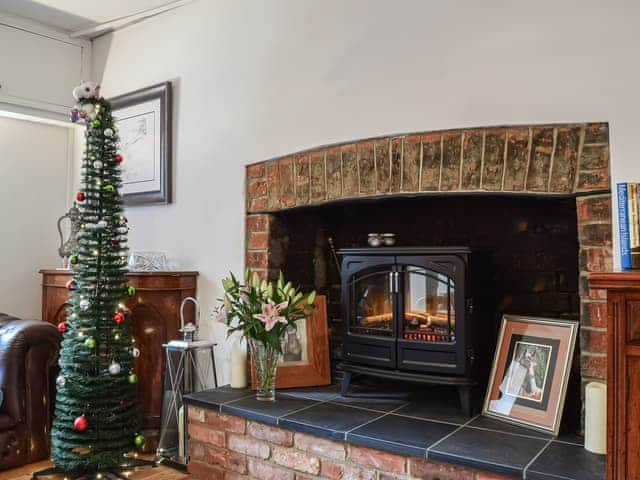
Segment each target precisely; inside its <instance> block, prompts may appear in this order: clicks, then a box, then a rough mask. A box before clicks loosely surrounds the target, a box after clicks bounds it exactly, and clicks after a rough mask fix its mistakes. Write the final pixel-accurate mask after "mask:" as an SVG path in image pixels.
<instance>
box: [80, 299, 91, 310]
mask: <svg viewBox="0 0 640 480" xmlns="http://www.w3.org/2000/svg"><path fill="white" fill-rule="evenodd" d="M89 305H90V303H89V300H87V299H86V298H83V299H82V300H80V310H89Z"/></svg>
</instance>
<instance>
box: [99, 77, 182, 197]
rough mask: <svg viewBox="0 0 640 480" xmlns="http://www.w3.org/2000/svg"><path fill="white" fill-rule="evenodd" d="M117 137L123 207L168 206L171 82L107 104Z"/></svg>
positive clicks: (137, 91)
mask: <svg viewBox="0 0 640 480" xmlns="http://www.w3.org/2000/svg"><path fill="white" fill-rule="evenodd" d="M110 102H111V105H112V108H113V116H114V118H115V119H116V126H117V128H118V135H119V137H120V151H121V152H122V156H123V157H124V162H123V163H122V195H123V198H124V203H125V205H141V204H149V203H159V204H165V203H170V202H171V125H172V124H171V121H172V120H171V82H164V83H159V84H157V85H153V86H151V87H147V88H143V89H140V90H136V91H135V92H131V93H127V94H124V95H120V96H118V97H115V98H112V99H111V100H110Z"/></svg>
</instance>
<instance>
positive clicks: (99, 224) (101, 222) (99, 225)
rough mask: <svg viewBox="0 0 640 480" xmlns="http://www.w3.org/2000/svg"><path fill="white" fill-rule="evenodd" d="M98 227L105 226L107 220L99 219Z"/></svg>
mask: <svg viewBox="0 0 640 480" xmlns="http://www.w3.org/2000/svg"><path fill="white" fill-rule="evenodd" d="M96 226H97V227H98V228H107V221H106V220H100V221H99V222H98V223H97V225H96Z"/></svg>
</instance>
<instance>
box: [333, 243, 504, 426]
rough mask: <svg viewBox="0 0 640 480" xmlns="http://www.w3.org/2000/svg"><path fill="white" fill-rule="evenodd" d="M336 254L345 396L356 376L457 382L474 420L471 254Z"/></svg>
mask: <svg viewBox="0 0 640 480" xmlns="http://www.w3.org/2000/svg"><path fill="white" fill-rule="evenodd" d="M338 253H339V254H340V255H341V256H342V258H343V260H342V270H341V277H342V295H341V297H342V320H343V333H342V340H343V341H342V351H343V362H342V364H341V368H342V369H343V370H344V371H345V372H347V374H346V375H344V377H343V384H342V393H343V394H347V392H348V388H349V382H350V380H351V373H352V372H358V373H364V374H368V375H373V376H381V377H390V378H395V379H401V380H402V379H404V380H408V381H414V382H415V381H418V382H425V383H446V384H454V385H456V386H458V389H459V392H460V400H461V404H462V407H463V410H465V411H466V413H467V414H468V415H470V414H471V411H470V410H471V406H470V403H469V388H470V387H472V386H473V385H475V378H474V375H473V373H474V366H475V360H476V356H477V355H478V354H479V352H478V346H477V345H476V342H474V336H473V326H474V324H473V300H472V297H471V295H470V294H469V293H468V292H467V286H470V285H469V283H470V282H469V281H468V275H467V270H468V268H469V257H470V254H471V251H470V250H469V249H468V248H462V247H436V248H429V247H421V248H420V247H417V248H416V247H409V248H407V247H398V248H387V247H383V248H352V249H343V250H340V251H339V252H338ZM484 320H486V321H487V323H492V322H491V319H490V318H488V319H484ZM486 328H487V325H485V329H486ZM488 330H490V331H493V328H488ZM483 354H484V355H485V356H486V355H487V353H486V352H483ZM434 374H435V375H434Z"/></svg>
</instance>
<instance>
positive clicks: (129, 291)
mask: <svg viewBox="0 0 640 480" xmlns="http://www.w3.org/2000/svg"><path fill="white" fill-rule="evenodd" d="M135 294H136V289H135V288H134V287H132V286H131V285H129V286H128V287H127V295H129V296H130V297H133V296H134V295H135Z"/></svg>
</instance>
